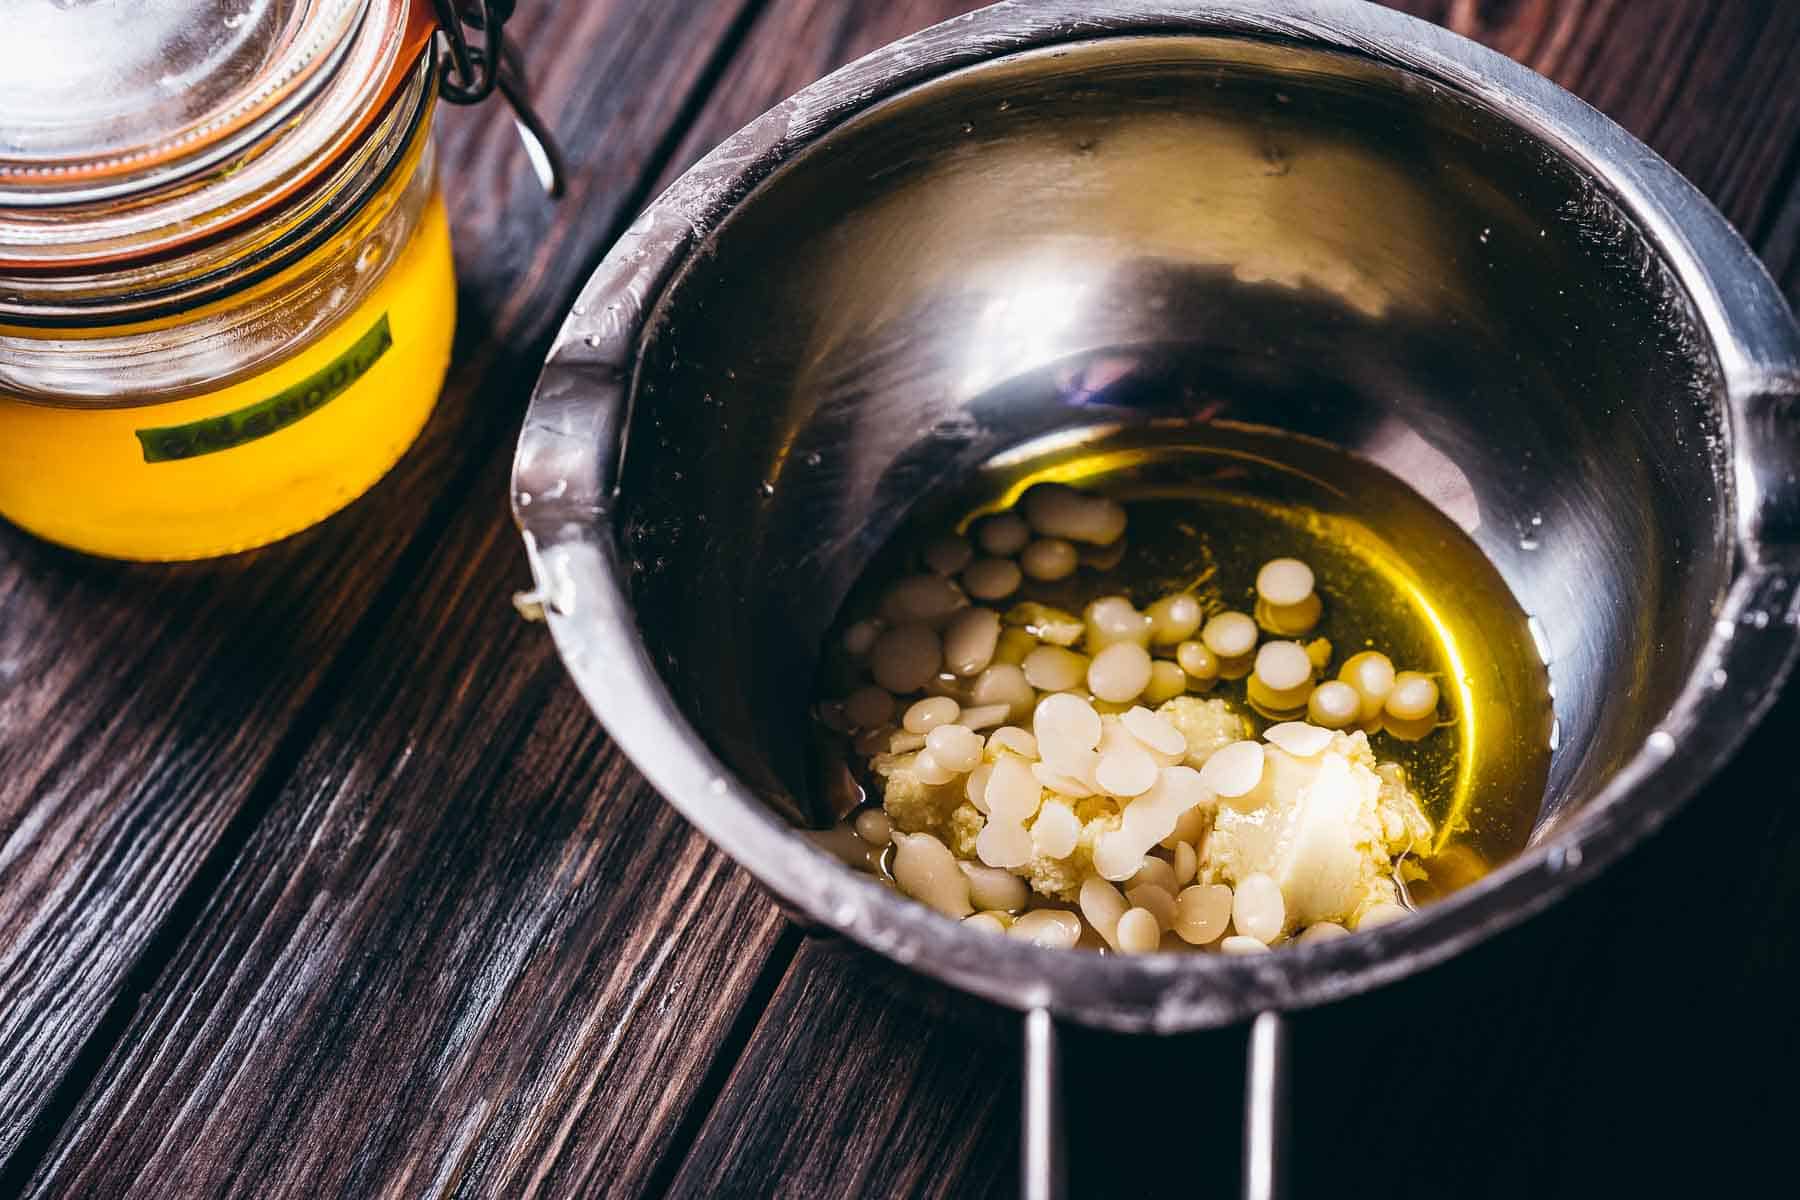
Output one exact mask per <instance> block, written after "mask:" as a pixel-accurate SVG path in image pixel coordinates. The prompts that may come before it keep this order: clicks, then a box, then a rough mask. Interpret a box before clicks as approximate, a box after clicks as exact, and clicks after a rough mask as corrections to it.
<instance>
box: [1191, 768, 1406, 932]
mask: <svg viewBox="0 0 1800 1200" xmlns="http://www.w3.org/2000/svg"><path fill="white" fill-rule="evenodd" d="M1347 749H1350V746H1349V744H1348V741H1347V739H1339V745H1337V746H1334V747H1333V748H1332V749H1331V750H1328V751H1326V752H1325V753H1323V754H1319V755H1316V756H1313V757H1309V758H1306V759H1300V758H1296V757H1295V756H1293V755H1291V754H1289V753H1287V752H1286V751H1284V750H1282V749H1280V748H1279V747H1273V746H1271V747H1269V748H1268V751H1267V757H1266V761H1265V767H1266V770H1265V772H1264V775H1263V778H1262V779H1261V781H1259V784H1258V786H1257V787H1256V789H1255V790H1254V791H1253V792H1252V793H1251V795H1250V796H1248V797H1246V798H1245V799H1254V800H1255V801H1256V802H1257V803H1255V805H1254V806H1247V805H1244V804H1243V803H1242V802H1241V801H1240V802H1239V805H1238V806H1236V807H1226V806H1221V807H1220V809H1219V812H1218V816H1217V819H1216V822H1215V824H1214V827H1213V831H1212V836H1211V838H1210V839H1209V840H1208V843H1207V848H1206V854H1207V864H1206V871H1205V874H1206V876H1207V878H1208V879H1209V880H1214V881H1224V882H1229V883H1232V884H1234V885H1235V884H1236V883H1237V882H1238V881H1239V880H1241V879H1245V878H1247V877H1249V876H1251V875H1253V874H1257V873H1262V874H1265V875H1268V876H1269V877H1270V878H1272V879H1273V880H1275V882H1276V883H1277V884H1278V885H1279V886H1280V888H1281V896H1282V900H1283V901H1284V903H1285V905H1286V909H1287V922H1288V925H1289V927H1290V928H1291V927H1292V926H1294V925H1296V924H1297V925H1302V926H1304V925H1313V924H1316V923H1318V922H1321V921H1337V922H1346V921H1348V920H1349V919H1350V918H1351V917H1352V916H1354V915H1355V913H1356V912H1357V910H1358V908H1359V907H1360V906H1361V905H1362V904H1363V902H1364V901H1365V900H1368V899H1371V898H1375V899H1379V898H1384V897H1385V893H1384V892H1383V891H1382V889H1383V884H1384V881H1385V877H1386V875H1387V873H1388V861H1389V859H1388V853H1387V849H1386V847H1385V846H1384V845H1383V841H1382V826H1381V814H1380V810H1379V808H1378V801H1379V797H1380V792H1381V780H1380V778H1379V777H1378V776H1377V775H1376V774H1375V772H1374V771H1373V770H1371V769H1370V767H1369V765H1368V764H1367V763H1364V762H1362V761H1359V759H1360V758H1362V757H1367V755H1366V753H1363V754H1358V755H1355V757H1353V756H1352V753H1346V752H1345V751H1346V750H1347Z"/></svg>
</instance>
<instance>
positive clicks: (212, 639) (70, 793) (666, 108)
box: [0, 0, 745, 1192]
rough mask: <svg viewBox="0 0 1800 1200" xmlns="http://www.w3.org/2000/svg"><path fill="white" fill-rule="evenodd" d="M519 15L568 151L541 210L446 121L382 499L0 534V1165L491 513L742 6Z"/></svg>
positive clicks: (489, 148)
mask: <svg viewBox="0 0 1800 1200" xmlns="http://www.w3.org/2000/svg"><path fill="white" fill-rule="evenodd" d="M525 7H526V12H525V13H522V14H521V16H520V18H519V21H520V33H521V35H522V36H526V37H529V38H531V39H532V40H533V42H534V44H535V45H536V46H538V47H539V48H540V50H541V53H539V54H537V55H535V56H534V60H535V61H536V62H537V64H538V67H539V70H538V76H539V78H538V86H539V91H540V93H541V94H542V95H544V97H545V99H546V105H545V107H546V109H547V110H548V111H552V112H555V113H556V114H557V116H558V119H559V120H560V122H561V123H562V126H561V127H562V130H563V132H564V134H565V136H567V137H569V140H570V142H571V145H572V146H573V147H574V149H575V150H576V155H577V164H576V165H577V171H576V175H575V179H574V181H573V187H572V189H571V195H570V197H569V199H568V201H567V202H565V204H564V205H563V206H562V207H560V208H553V207H552V206H551V205H550V204H549V203H548V202H547V201H546V200H545V199H544V198H543V197H542V196H541V194H537V193H534V192H533V191H532V190H531V189H533V188H535V186H536V185H535V184H534V183H531V182H530V179H529V172H528V170H527V169H526V167H525V164H524V159H523V157H522V155H520V153H519V152H518V149H517V145H516V137H515V135H514V134H513V132H512V130H511V128H510V124H509V123H508V121H507V120H506V117H505V114H504V111H503V110H502V109H501V108H499V107H498V106H488V107H486V108H484V109H482V110H480V111H455V112H451V113H448V114H447V115H446V119H445V121H444V134H445V136H444V138H443V149H444V164H445V171H444V174H445V176H446V178H447V183H448V188H447V190H448V193H449V198H450V201H451V207H452V213H453V219H454V222H455V224H456V231H457V246H458V251H457V259H458V270H459V274H460V276H461V281H462V288H461V293H460V296H459V300H460V303H461V307H462V317H461V322H460V327H459V328H460V336H459V340H458V349H457V353H456V358H455V361H454V364H453V368H452V374H451V379H450V381H449V384H448V387H447V389H446V392H445V395H444V398H443V400H442V402H441V403H440V406H439V410H438V412H437V414H436V415H435V416H434V417H433V419H432V421H431V422H430V424H429V425H428V427H427V429H426V431H425V433H424V435H423V436H422V438H421V440H420V443H419V445H418V446H417V447H416V448H415V449H414V450H413V451H412V452H411V453H410V454H408V455H407V456H406V458H404V459H403V460H402V461H401V463H400V465H399V466H398V468H397V469H396V470H395V471H394V473H393V474H392V475H391V476H390V477H389V478H388V479H387V480H385V481H384V482H383V483H382V484H381V485H379V486H378V487H377V488H376V489H375V490H374V491H373V492H372V493H371V494H370V495H369V496H367V497H365V498H364V499H363V500H361V501H359V502H358V503H357V504H355V505H353V506H352V507H351V509H350V510H348V511H347V512H346V513H344V514H342V515H340V516H339V517H337V518H336V519H334V520H332V521H330V522H328V523H326V524H325V525H323V526H321V527H320V528H318V529H315V530H313V531H311V532H309V533H306V534H303V535H301V536H299V537H296V538H294V539H291V540H289V541H287V542H284V543H282V544H280V545H278V546H275V547H273V548H271V549H269V550H266V551H262V552H260V553H257V554H252V555H245V556H240V557H237V558H234V559H229V560H225V561H222V562H215V563H206V564H197V565H193V566H186V567H140V566H125V565H118V564H109V563H103V562H98V561H94V560H89V559H84V558H81V557H79V556H76V555H72V554H68V553H65V552H62V551H59V550H57V549H55V548H53V547H49V546H46V545H43V544H41V543H38V542H35V541H33V540H31V539H29V538H27V537H25V536H24V535H22V534H20V533H18V532H17V531H15V530H12V529H10V528H3V527H0V614H3V615H4V619H3V620H0V1172H5V1171H6V1170H8V1169H16V1167H9V1164H11V1156H12V1155H13V1153H14V1151H15V1149H16V1148H17V1147H18V1146H19V1144H20V1142H21V1141H22V1140H24V1139H26V1138H27V1137H28V1135H29V1134H30V1131H31V1130H32V1128H33V1123H34V1121H36V1120H37V1119H38V1118H39V1116H40V1114H42V1113H43V1112H44V1111H45V1105H46V1104H47V1103H52V1104H53V1103H54V1102H55V1100H56V1098H57V1095H58V1093H57V1087H58V1082H59V1080H61V1079H62V1078H63V1077H64V1075H65V1073H66V1072H67V1071H68V1070H69V1069H70V1068H71V1067H72V1066H76V1067H77V1069H78V1070H79V1069H82V1068H85V1069H88V1070H91V1069H92V1067H93V1066H94V1065H96V1063H95V1062H94V1061H86V1060H85V1059H84V1057H83V1047H84V1046H86V1045H88V1043H89V1039H90V1038H92V1037H93V1036H94V1034H95V1031H96V1030H98V1029H100V1028H101V1027H102V1026H103V1025H104V1024H105V1023H106V1022H107V1021H108V1019H109V1018H108V1014H109V1013H115V1014H117V1013H119V1012H120V1011H121V1010H119V1009H118V1008H117V1006H118V1005H119V1004H120V1003H121V997H123V996H128V995H129V993H130V992H131V991H132V990H134V989H136V988H138V987H142V986H145V985H147V984H148V983H149V979H150V976H149V975H148V973H147V972H149V971H153V970H154V969H155V968H156V967H157V966H160V960H161V958H162V957H163V948H162V947H161V946H160V945H158V944H157V941H156V939H157V937H158V934H159V931H163V930H168V929H171V928H173V929H174V930H176V931H179V930H180V929H181V928H182V927H184V926H185V925H186V924H187V923H188V922H189V921H191V920H192V918H193V915H194V912H195V911H197V908H198V904H199V902H200V901H201V900H202V899H203V898H204V895H205V893H206V891H207V890H209V889H210V887H211V885H212V883H213V882H215V879H214V878H213V877H214V876H216V874H217V872H218V871H219V870H221V869H222V868H223V866H224V864H225V862H227V861H229V856H230V854H231V853H233V852H234V851H235V849H236V847H237V845H238V844H240V843H241V842H242V840H243V837H244V836H245V834H246V833H247V832H248V830H249V829H250V828H251V827H253V826H254V824H255V822H256V821H257V820H258V819H259V817H260V815H261V811H262V809H263V808H264V807H265V806H266V804H267V803H268V801H269V798H270V796H271V794H272V788H273V785H274V784H277V783H279V781H280V780H281V779H282V778H284V777H285V776H286V774H287V773H288V771H289V770H290V769H291V768H292V767H293V765H294V760H295V759H296V757H297V755H298V753H299V751H300V749H301V748H302V747H304V746H305V745H306V743H307V742H308V741H309V740H310V738H311V737H312V736H313V735H314V733H316V732H317V729H318V724H319V721H320V720H321V718H322V715H323V707H322V705H321V704H320V703H318V698H319V697H321V696H332V695H335V693H336V691H337V686H338V684H340V683H341V682H342V679H341V667H340V670H339V671H338V672H334V669H333V668H334V665H338V664H344V663H347V662H350V661H353V660H358V659H361V658H362V657H364V656H366V655H369V654H372V653H377V650H376V648H375V647H373V646H372V645H371V643H370V638H371V637H372V636H373V633H374V629H375V626H374V621H375V620H376V619H377V617H378V615H379V614H382V613H384V612H387V611H389V610H391V609H392V608H393V607H394V606H395V605H396V604H397V603H399V602H400V601H402V600H403V599H404V598H405V597H406V596H408V595H409V594H411V592H412V590H413V588H414V587H415V586H416V585H415V581H414V579H413V576H415V575H416V574H417V572H418V571H419V570H420V569H421V568H422V566H423V564H424V562H425V561H426V559H427V557H428V556H429V555H430V553H431V552H432V547H433V545H434V544H435V543H436V541H437V540H438V538H439V537H440V536H441V534H442V532H443V527H444V524H445V522H446V521H447V520H448V519H449V517H450V515H451V514H452V513H453V512H455V511H456V510H458V509H460V508H463V507H465V506H468V505H470V504H472V503H473V504H476V505H478V506H482V507H484V508H489V509H491V510H494V511H497V510H498V509H499V507H500V504H499V500H498V497H499V496H501V495H503V494H504V493H503V492H498V491H490V492H488V493H487V494H486V496H484V497H482V498H481V499H480V500H476V499H474V498H473V497H472V496H471V495H470V493H469V487H470V484H471V481H472V476H471V472H472V471H474V470H476V469H477V468H478V467H479V465H480V464H481V463H482V462H484V461H487V460H489V459H491V458H492V457H493V455H495V454H497V453H503V452H504V447H506V446H507V445H509V444H510V442H511V439H512V435H513V433H514V430H515V429H516V422H517V415H518V413H519V411H520V408H521V406H522V403H523V398H524V395H525V393H526V390H527V388H528V387H529V383H530V380H531V378H532V377H533V375H534V374H535V370H536V367H535V363H536V362H537V360H538V358H539V357H541V345H542V343H543V341H544V338H545V336H546V334H547V332H548V331H549V329H550V328H551V326H552V324H553V322H555V321H556V320H558V319H559V317H560V315H561V310H562V307H563V305H564V304H565V303H566V301H567V297H568V296H569V295H570V294H571V293H572V291H573V289H574V288H575V286H576V285H577V284H578V283H579V282H580V281H581V279H582V278H583V277H584V276H585V273H586V269H587V266H588V264H590V263H591V262H592V261H593V260H595V259H596V258H597V256H598V254H599V253H600V252H601V251H602V250H603V249H604V247H605V245H606V243H607V241H608V230H609V229H610V228H611V227H612V226H614V225H617V224H618V223H619V222H620V221H621V220H622V219H625V218H627V217H629V215H630V212H629V210H630V208H631V207H632V206H633V205H634V204H635V203H636V202H637V201H638V200H639V199H640V198H641V184H642V182H643V177H644V175H645V174H646V172H647V171H648V170H650V169H652V168H653V165H654V164H655V163H656V162H657V161H658V160H659V159H660V157H662V156H663V155H664V153H666V151H665V149H664V142H665V139H667V138H668V137H669V135H670V131H671V130H672V129H673V128H674V127H675V125H676V122H677V121H678V120H679V118H680V116H681V113H682V105H683V102H684V99H685V97H686V96H687V95H688V94H689V93H690V92H691V91H692V90H693V89H694V88H695V86H696V85H697V83H698V82H699V81H700V80H701V79H702V78H703V76H704V75H705V71H706V67H707V63H708V56H707V54H706V53H705V52H704V51H705V50H706V49H707V48H708V47H712V46H716V45H717V44H718V43H719V42H720V41H721V40H722V39H723V38H724V37H725V35H726V33H727V31H728V30H729V29H730V28H731V27H732V23H733V22H734V21H735V20H736V19H737V18H738V17H739V16H740V15H741V14H742V13H743V12H744V11H745V10H744V0H719V2H718V3H708V4H684V5H682V6H680V11H679V12H676V11H673V10H671V9H669V8H663V7H659V6H649V7H646V6H644V5H641V4H638V3H634V2H631V0H607V2H605V3H589V4H581V5H560V6H551V5H527V6H525ZM558 51H560V53H558ZM696 51H698V52H696ZM196 881H200V882H198V883H196ZM171 914H174V918H173V921H172V922H171ZM147 948H149V949H148V950H147ZM145 962H148V963H149V966H148V967H140V966H139V964H141V963H145ZM112 1032H116V1030H113V1031H112ZM96 1061H97V1060H96ZM8 1178H10V1175H7V1174H4V1173H0V1192H4V1191H6V1190H7V1188H6V1187H5V1185H4V1182H3V1181H4V1180H6V1179H8Z"/></svg>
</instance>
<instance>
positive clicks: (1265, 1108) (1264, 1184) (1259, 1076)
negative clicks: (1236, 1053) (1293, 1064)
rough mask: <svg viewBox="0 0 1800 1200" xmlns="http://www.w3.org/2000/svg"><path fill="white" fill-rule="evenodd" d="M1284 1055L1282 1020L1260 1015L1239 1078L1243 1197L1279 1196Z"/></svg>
mask: <svg viewBox="0 0 1800 1200" xmlns="http://www.w3.org/2000/svg"><path fill="white" fill-rule="evenodd" d="M1287 1060H1288V1032H1287V1022H1286V1021H1284V1020H1283V1019H1282V1017H1281V1014H1280V1013H1273V1012H1266V1013H1262V1014H1260V1015H1259V1016H1258V1017H1257V1018H1256V1020H1255V1021H1254V1022H1253V1023H1252V1024H1251V1026H1250V1055H1249V1063H1248V1064H1247V1068H1248V1069H1247V1072H1246V1075H1245V1080H1244V1200H1280V1198H1281V1196H1282V1195H1283V1193H1284V1191H1285V1189H1286V1182H1287V1180H1286V1172H1287V1123H1288V1094H1287V1091H1288V1083H1287V1066H1288V1064H1287Z"/></svg>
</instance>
